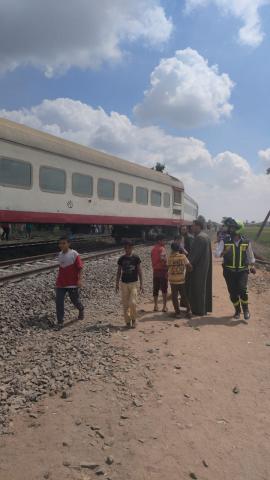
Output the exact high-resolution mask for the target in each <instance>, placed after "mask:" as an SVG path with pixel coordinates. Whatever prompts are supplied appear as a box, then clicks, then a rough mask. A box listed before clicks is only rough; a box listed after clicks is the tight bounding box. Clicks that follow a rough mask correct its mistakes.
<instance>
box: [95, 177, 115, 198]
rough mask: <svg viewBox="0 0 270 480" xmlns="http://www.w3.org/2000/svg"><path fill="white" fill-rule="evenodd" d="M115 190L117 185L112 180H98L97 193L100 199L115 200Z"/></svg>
mask: <svg viewBox="0 0 270 480" xmlns="http://www.w3.org/2000/svg"><path fill="white" fill-rule="evenodd" d="M114 190H115V183H114V182H113V181H112V180H107V179H105V178H99V179H98V185H97V193H98V196H99V197H100V198H105V199H106V200H113V199H114Z"/></svg>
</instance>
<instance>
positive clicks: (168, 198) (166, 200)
mask: <svg viewBox="0 0 270 480" xmlns="http://www.w3.org/2000/svg"><path fill="white" fill-rule="evenodd" d="M163 205H164V207H165V208H168V207H169V206H170V205H171V196H170V194H169V193H167V192H165V193H164V194H163Z"/></svg>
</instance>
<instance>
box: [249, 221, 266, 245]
mask: <svg viewBox="0 0 270 480" xmlns="http://www.w3.org/2000/svg"><path fill="white" fill-rule="evenodd" d="M259 228H260V227H259V226H257V225H250V226H248V227H246V228H245V232H244V233H245V235H246V236H247V237H248V238H250V239H251V240H254V239H255V237H256V235H257V233H258V231H259ZM258 243H260V244H262V245H267V246H269V247H270V227H268V226H267V227H265V229H264V231H263V233H262V234H261V236H260V238H259V241H258Z"/></svg>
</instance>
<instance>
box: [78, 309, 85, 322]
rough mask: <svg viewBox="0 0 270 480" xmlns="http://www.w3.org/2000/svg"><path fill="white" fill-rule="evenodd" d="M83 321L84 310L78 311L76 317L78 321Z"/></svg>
mask: <svg viewBox="0 0 270 480" xmlns="http://www.w3.org/2000/svg"><path fill="white" fill-rule="evenodd" d="M83 319H84V310H80V311H79V315H78V320H83Z"/></svg>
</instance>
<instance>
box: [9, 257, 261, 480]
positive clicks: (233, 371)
mask: <svg viewBox="0 0 270 480" xmlns="http://www.w3.org/2000/svg"><path fill="white" fill-rule="evenodd" d="M269 288H270V285H269V273H267V272H261V271H260V272H258V277H257V280H256V282H255V283H254V285H253V288H252V289H251V311H252V319H251V320H250V323H249V325H244V324H243V323H241V322H238V321H233V320H231V318H230V314H231V310H232V309H231V305H230V302H229V300H228V297H227V292H226V289H225V285H224V281H223V278H222V274H221V266H220V263H219V262H218V261H216V262H215V263H214V304H215V310H214V313H213V314H212V315H211V316H208V317H206V318H194V319H192V320H191V321H190V322H188V321H186V320H177V321H176V320H174V319H173V318H172V317H171V316H169V315H164V314H161V313H158V314H153V313H152V305H151V303H150V302H149V303H146V304H144V305H140V309H141V310H142V311H141V313H140V315H141V318H140V322H139V325H138V327H137V329H136V330H132V331H128V332H127V331H123V330H121V329H120V328H119V329H118V328H116V329H115V332H114V334H113V337H112V342H113V344H114V345H121V346H123V345H124V346H125V348H126V356H124V357H123V362H124V368H123V371H122V372H120V373H119V372H118V373H117V374H115V376H114V374H113V373H112V376H113V381H109V380H108V381H107V382H104V380H101V379H99V378H98V377H96V378H95V380H93V381H92V382H91V383H90V382H84V383H79V384H77V385H76V386H75V388H73V390H72V393H71V396H70V397H68V398H67V399H62V398H59V397H47V398H45V399H43V400H42V402H40V403H38V404H35V405H34V406H33V408H32V409H29V411H28V412H25V413H23V414H20V415H18V416H17V417H15V418H14V419H13V427H12V432H13V433H12V434H10V435H5V436H2V437H0V479H1V480H41V479H46V478H47V479H50V480H79V479H80V480H90V479H94V478H97V477H98V476H99V477H100V478H104V479H115V480H128V479H130V480H144V479H145V480H146V479H147V480H161V479H162V480H164V479H170V480H185V479H190V478H193V479H196V478H197V479H199V480H269V479H270V415H269V412H270V370H269V361H270V326H269V317H270V315H269V314H270V302H269ZM110 320H111V321H112V319H110ZM86 321H87V319H86ZM233 390H234V391H233Z"/></svg>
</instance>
